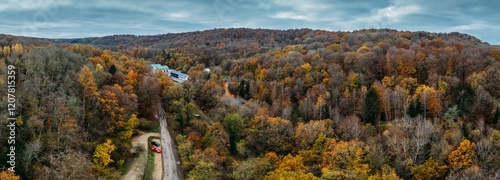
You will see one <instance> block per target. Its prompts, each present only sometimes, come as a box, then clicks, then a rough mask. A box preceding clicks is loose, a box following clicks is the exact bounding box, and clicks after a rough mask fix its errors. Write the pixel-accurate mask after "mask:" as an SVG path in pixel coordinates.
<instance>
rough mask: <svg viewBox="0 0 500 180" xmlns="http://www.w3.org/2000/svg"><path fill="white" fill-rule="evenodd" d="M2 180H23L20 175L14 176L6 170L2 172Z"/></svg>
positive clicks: (0, 175) (0, 177)
mask: <svg viewBox="0 0 500 180" xmlns="http://www.w3.org/2000/svg"><path fill="white" fill-rule="evenodd" d="M0 179H2V180H19V179H21V178H20V177H19V176H18V175H16V174H14V172H13V171H10V170H4V171H2V172H0Z"/></svg>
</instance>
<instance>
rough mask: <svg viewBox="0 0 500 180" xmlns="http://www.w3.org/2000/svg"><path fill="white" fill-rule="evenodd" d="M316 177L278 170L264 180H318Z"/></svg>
mask: <svg viewBox="0 0 500 180" xmlns="http://www.w3.org/2000/svg"><path fill="white" fill-rule="evenodd" d="M317 179H319V178H317V177H316V176H314V175H313V174H312V173H307V174H306V173H303V172H295V171H284V170H281V169H277V170H275V171H272V172H270V173H268V175H267V176H266V177H264V180H317Z"/></svg>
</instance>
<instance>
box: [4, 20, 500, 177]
mask: <svg viewBox="0 0 500 180" xmlns="http://www.w3.org/2000/svg"><path fill="white" fill-rule="evenodd" d="M153 63H157V64H164V65H168V66H169V67H171V68H174V69H176V70H179V71H182V72H185V73H188V74H189V76H190V79H189V80H188V81H186V82H183V83H182V84H179V83H175V82H173V81H172V80H171V79H170V78H169V77H167V76H165V75H163V74H161V73H158V72H154V71H152V70H151V68H150V67H149V66H148V65H149V64H153ZM0 65H1V66H0V67H1V68H0V76H1V78H0V93H1V94H2V98H1V99H0V102H1V103H0V104H2V106H0V111H2V112H7V106H6V104H8V102H7V101H8V100H7V97H6V96H4V95H6V94H7V93H8V92H7V90H8V88H7V84H8V83H7V80H8V78H7V76H8V75H9V74H8V71H9V69H8V67H9V65H13V66H14V67H15V68H16V93H15V94H16V105H17V106H16V107H17V109H16V113H17V119H16V121H15V123H16V127H17V139H16V144H15V147H16V150H17V151H16V153H18V154H19V155H18V156H17V157H18V158H19V159H18V160H17V165H16V171H15V174H13V173H10V172H9V171H7V170H5V168H7V166H4V167H0V179H7V178H12V179H16V178H21V179H41V180H42V179H120V178H121V174H120V171H121V170H122V168H123V167H124V164H127V162H129V161H130V160H131V159H133V158H134V157H135V156H136V155H135V154H133V153H130V151H129V150H130V148H131V147H132V146H131V143H130V139H131V137H133V136H134V135H135V134H137V131H138V130H141V131H151V130H152V129H154V127H155V126H157V124H158V120H157V119H156V117H155V113H156V112H155V109H152V108H151V107H154V106H155V104H157V103H162V104H163V107H164V108H165V111H166V112H167V120H168V124H169V128H170V129H169V130H170V133H171V134H172V135H173V137H175V143H176V147H177V149H178V152H179V155H180V158H181V160H182V162H181V165H182V168H183V171H184V177H186V179H235V180H240V179H245V180H251V179H270V180H271V179H371V180H377V179H499V178H500V168H499V167H500V158H499V157H500V154H499V153H500V124H499V122H498V121H499V119H500V47H499V46H495V45H490V44H488V43H486V42H482V41H481V40H479V39H477V38H475V37H473V36H470V35H467V34H461V33H457V32H452V33H430V32H410V31H398V30H392V29H366V30H359V31H352V32H342V31H337V32H331V31H322V30H311V29H291V30H267V29H246V28H236V29H213V30H206V31H197V32H188V33H177V34H163V35H156V36H135V35H114V36H106V37H98V38H80V39H39V38H27V37H16V36H10V35H0ZM207 68H208V69H210V71H208V72H207V71H205V69H207ZM225 89H227V91H228V92H225ZM199 109H201V110H202V111H203V112H199ZM200 113H202V114H206V117H204V116H201V117H200V116H197V115H198V114H200ZM0 118H1V122H2V125H1V126H0V144H1V148H0V151H1V153H3V154H7V153H8V151H9V149H8V148H9V147H10V145H9V144H8V140H7V138H8V136H7V134H6V133H8V126H7V124H8V121H7V114H6V113H0ZM7 158H8V157H7V156H5V155H2V156H0V161H1V162H7V161H8V159H7Z"/></svg>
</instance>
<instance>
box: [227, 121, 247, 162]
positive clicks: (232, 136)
mask: <svg viewBox="0 0 500 180" xmlns="http://www.w3.org/2000/svg"><path fill="white" fill-rule="evenodd" d="M223 124H224V127H226V130H227V131H228V134H229V151H230V152H231V154H232V155H236V154H237V149H236V143H237V142H238V141H239V140H240V132H241V131H242V130H243V128H245V124H244V122H243V118H242V117H241V115H240V114H239V113H229V114H226V116H225V117H224V122H223Z"/></svg>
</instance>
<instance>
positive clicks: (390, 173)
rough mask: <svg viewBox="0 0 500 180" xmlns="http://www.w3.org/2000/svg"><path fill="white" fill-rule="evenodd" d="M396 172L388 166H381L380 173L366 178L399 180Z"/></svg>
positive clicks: (371, 179) (372, 179)
mask: <svg viewBox="0 0 500 180" xmlns="http://www.w3.org/2000/svg"><path fill="white" fill-rule="evenodd" d="M400 179H401V178H399V176H398V174H397V173H396V170H395V169H394V168H392V167H391V166H388V165H385V164H384V165H383V166H382V172H381V173H376V174H375V175H372V176H370V177H368V180H400Z"/></svg>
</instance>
